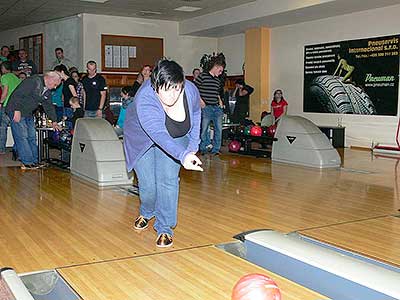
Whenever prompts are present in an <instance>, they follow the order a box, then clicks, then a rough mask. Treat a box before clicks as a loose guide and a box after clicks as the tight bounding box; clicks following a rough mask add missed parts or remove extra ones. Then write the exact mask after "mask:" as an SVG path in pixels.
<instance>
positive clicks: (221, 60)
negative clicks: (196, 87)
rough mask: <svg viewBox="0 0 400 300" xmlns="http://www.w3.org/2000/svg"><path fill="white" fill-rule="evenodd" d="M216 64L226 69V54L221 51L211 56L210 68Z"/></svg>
mask: <svg viewBox="0 0 400 300" xmlns="http://www.w3.org/2000/svg"><path fill="white" fill-rule="evenodd" d="M214 66H221V67H223V68H224V69H225V67H226V62H225V55H224V54H222V53H219V54H217V55H215V56H213V57H211V59H210V62H209V70H211V69H212V68H213V67H214Z"/></svg>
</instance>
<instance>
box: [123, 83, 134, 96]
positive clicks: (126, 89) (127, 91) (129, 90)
mask: <svg viewBox="0 0 400 300" xmlns="http://www.w3.org/2000/svg"><path fill="white" fill-rule="evenodd" d="M121 92H123V93H124V94H127V95H129V96H131V94H132V87H131V86H129V85H127V86H124V87H123V88H122V89H121Z"/></svg>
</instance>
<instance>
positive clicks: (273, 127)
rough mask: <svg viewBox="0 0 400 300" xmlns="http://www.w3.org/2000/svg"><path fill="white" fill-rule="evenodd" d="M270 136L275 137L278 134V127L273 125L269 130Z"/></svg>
mask: <svg viewBox="0 0 400 300" xmlns="http://www.w3.org/2000/svg"><path fill="white" fill-rule="evenodd" d="M267 133H268V136H271V137H274V136H275V133H276V125H275V124H274V125H271V126H269V127H268V129H267Z"/></svg>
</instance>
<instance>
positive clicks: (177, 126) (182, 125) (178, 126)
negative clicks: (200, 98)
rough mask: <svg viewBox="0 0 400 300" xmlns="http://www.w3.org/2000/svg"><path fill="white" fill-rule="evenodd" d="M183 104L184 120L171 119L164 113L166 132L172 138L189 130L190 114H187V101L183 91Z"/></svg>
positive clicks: (180, 135) (183, 134)
mask: <svg viewBox="0 0 400 300" xmlns="http://www.w3.org/2000/svg"><path fill="white" fill-rule="evenodd" d="M183 106H184V108H185V115H186V117H185V120H183V121H182V122H178V121H175V120H173V119H171V118H170V117H169V116H168V115H167V113H165V126H166V127H167V130H168V133H169V134H170V135H171V136H172V137H173V138H178V137H182V136H185V135H186V134H187V133H188V132H189V130H190V114H189V107H188V101H187V98H186V94H185V93H183Z"/></svg>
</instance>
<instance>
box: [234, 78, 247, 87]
mask: <svg viewBox="0 0 400 300" xmlns="http://www.w3.org/2000/svg"><path fill="white" fill-rule="evenodd" d="M235 84H240V85H246V83H245V82H244V80H243V79H241V78H239V79H236V81H235Z"/></svg>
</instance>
